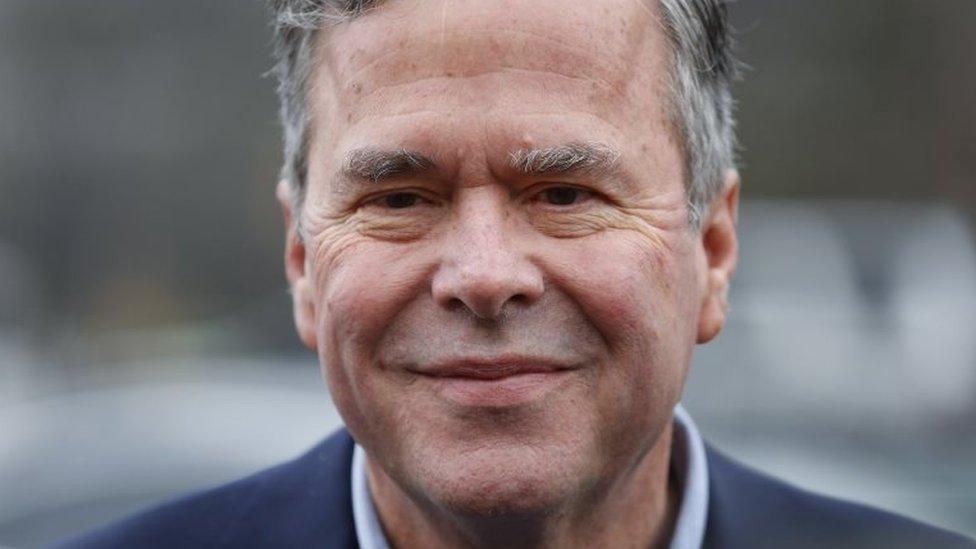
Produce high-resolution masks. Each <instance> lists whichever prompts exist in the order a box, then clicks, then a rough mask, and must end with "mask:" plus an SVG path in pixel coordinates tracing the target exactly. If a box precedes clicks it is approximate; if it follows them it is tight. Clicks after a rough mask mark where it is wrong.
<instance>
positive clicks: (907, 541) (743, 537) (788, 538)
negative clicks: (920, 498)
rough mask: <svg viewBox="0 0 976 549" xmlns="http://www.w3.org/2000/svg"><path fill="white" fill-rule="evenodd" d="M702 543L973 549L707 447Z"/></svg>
mask: <svg viewBox="0 0 976 549" xmlns="http://www.w3.org/2000/svg"><path fill="white" fill-rule="evenodd" d="M706 452H707V460H708V472H709V505H708V519H707V527H706V533H705V543H704V547H707V548H738V547H750V548H752V547H756V548H763V547H798V548H804V547H811V548H812V547H836V548H848V547H888V548H893V549H899V548H909V547H912V548H915V547H945V548H957V547H958V548H976V542H973V541H972V540H968V539H966V538H963V537H962V536H959V535H957V534H953V533H951V532H948V531H945V530H941V529H938V528H935V527H933V526H929V525H926V524H923V523H921V522H918V521H916V520H913V519H910V518H907V517H904V516H901V515H897V514H894V513H890V512H887V511H882V510H880V509H876V508H873V507H869V506H867V505H861V504H858V503H853V502H849V501H844V500H840V499H836V498H832V497H827V496H823V495H819V494H815V493H812V492H809V491H807V490H803V489H801V488H798V487H796V486H793V485H790V484H788V483H786V482H783V481H781V480H778V479H775V478H773V477H770V476H768V475H765V474H763V473H760V472H759V471H756V470H755V469H752V468H750V467H747V466H745V465H742V464H740V463H738V462H736V461H734V460H733V459H731V458H729V457H727V456H725V455H724V454H722V453H721V452H719V451H717V450H715V449H714V448H712V447H711V446H708V447H707V450H706Z"/></svg>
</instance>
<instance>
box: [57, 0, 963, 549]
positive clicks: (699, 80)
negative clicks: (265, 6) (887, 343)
mask: <svg viewBox="0 0 976 549" xmlns="http://www.w3.org/2000/svg"><path fill="white" fill-rule="evenodd" d="M272 7H273V10H274V14H275V20H276V24H277V37H278V42H277V55H278V65H277V75H278V77H279V78H280V88H279V93H280V97H281V100H282V118H283V121H284V126H285V168H284V171H283V178H282V181H281V183H280V184H279V186H278V198H279V200H280V201H281V204H282V207H283V210H284V214H285V221H286V229H287V242H286V252H285V270H286V273H287V278H288V281H289V283H290V286H291V289H292V296H293V300H294V316H295V324H296V326H297V330H298V334H299V336H300V338H301V340H302V341H303V342H304V343H305V345H307V346H308V347H309V348H310V349H313V350H315V351H316V352H317V353H318V356H319V360H320V363H321V365H322V369H323V374H324V376H325V378H326V381H327V383H328V386H329V389H330V391H331V393H332V396H333V399H334V401H335V404H336V406H337V408H338V409H339V411H340V413H341V415H342V417H343V419H344V420H345V424H346V426H347V429H348V431H346V430H343V431H341V432H339V433H337V434H335V435H333V436H332V437H330V438H329V439H328V440H326V441H325V442H323V443H322V444H321V445H319V446H318V447H316V448H314V449H313V450H312V451H310V452H309V453H308V454H306V455H305V456H303V457H300V458H298V459H297V460H295V461H293V462H290V463H287V464H284V465H281V466H279V467H276V468H274V469H270V470H268V471H265V472H262V473H259V474H257V475H255V476H252V477H249V478H247V479H244V480H242V481H239V482H237V483H234V484H231V485H228V486H225V487H222V488H218V489H216V490H211V491H208V492H204V493H201V494H198V495H195V496H191V497H189V498H186V499H183V500H179V501H176V502H173V503H170V504H167V505H164V506H163V507H161V508H158V509H156V510H153V511H150V512H148V513H145V514H142V515H140V516H137V517H135V518H132V519H129V520H128V521H125V522H123V523H121V524H119V525H117V526H114V527H111V528H108V529H106V530H102V531H100V532H96V533H94V534H91V535H89V536H87V537H85V538H81V539H80V540H76V541H74V542H71V543H72V544H75V545H77V546H85V547H87V546H91V547H116V546H118V547H123V546H124V547H197V546H200V547H211V546H217V547H355V546H360V547H364V548H369V547H374V548H376V547H401V548H405V547H423V548H433V547H681V548H687V547H699V546H706V547H798V546H800V547H848V546H869V547H950V546H972V545H970V544H969V542H967V541H966V540H963V539H962V538H959V537H956V536H953V535H951V534H949V533H946V532H941V531H938V530H935V529H932V528H929V527H926V526H923V525H920V524H918V523H914V522H912V521H909V520H908V519H903V518H899V517H895V516H893V515H889V514H886V513H883V512H881V511H876V510H871V509H868V508H865V507H860V506H857V505H853V504H848V503H842V502H838V501H834V500H829V499H826V498H822V497H819V496H815V495H812V494H808V493H805V492H802V491H800V490H798V489H795V488H792V487H789V486H787V485H785V484H782V483H780V482H778V481H775V480H772V479H769V478H767V477H765V476H762V475H760V474H759V473H756V472H753V471H751V470H748V469H746V468H743V467H742V466H740V465H737V464H735V463H733V462H732V461H730V460H729V459H727V458H725V457H724V456H722V455H721V454H719V453H718V452H716V451H715V450H712V449H710V448H707V447H705V446H704V445H703V443H702V441H701V439H700V437H699V435H698V433H697V430H696V429H695V426H694V423H693V422H692V421H691V419H690V418H689V417H688V416H687V415H686V414H685V413H684V412H683V411H682V410H681V409H680V407H677V408H676V406H677V404H678V401H679V398H680V395H681V390H682V385H683V383H684V379H685V377H686V374H687V370H688V364H689V361H690V358H691V353H692V348H693V347H694V345H695V344H696V343H705V342H708V341H709V340H711V339H712V338H714V337H715V336H716V334H717V333H718V332H719V330H720V329H721V327H722V324H723V322H724V320H725V314H726V309H727V292H728V285H729V280H730V277H731V276H732V272H733V270H734V268H735V263H736V249H737V243H736V233H735V220H736V209H737V204H738V196H739V178H738V175H737V173H736V171H735V169H734V163H733V148H734V143H735V139H734V131H733V130H734V128H733V125H734V124H733V119H732V113H731V98H730V93H729V86H730V82H731V80H732V79H733V77H734V73H735V64H734V61H733V60H732V57H731V54H730V51H729V48H730V39H729V34H728V29H727V23H726V14H725V8H724V7H723V6H722V5H721V4H720V3H718V2H717V1H716V0H660V1H659V2H655V1H651V0H648V1H646V2H644V1H639V0H592V1H587V2H566V1H564V0H563V1H560V0H491V1H489V0H388V1H386V2H379V1H378V2H367V1H362V0H360V1H356V0H343V1H339V0H333V1H326V0H318V1H315V0H277V1H275V2H273V3H272Z"/></svg>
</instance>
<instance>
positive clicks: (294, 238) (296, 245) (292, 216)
mask: <svg viewBox="0 0 976 549" xmlns="http://www.w3.org/2000/svg"><path fill="white" fill-rule="evenodd" d="M275 194H276V196H277V198H278V203H279V204H280V205H281V210H282V215H283V216H284V221H285V277H286V278H287V279H288V286H289V289H290V291H291V299H292V308H293V314H294V319H295V329H296V330H297V331H298V338H299V339H300V340H301V341H302V343H303V344H305V346H306V347H308V348H309V349H312V350H313V351H314V350H315V349H316V348H317V341H316V337H315V300H314V299H313V288H312V287H311V284H310V279H309V277H308V276H307V271H306V262H305V241H304V239H303V237H302V234H301V231H300V230H299V227H298V221H297V220H298V219H299V216H300V212H296V211H295V210H294V201H293V198H292V192H291V187H290V185H289V184H288V182H286V181H280V182H279V183H278V188H277V190H276V193H275Z"/></svg>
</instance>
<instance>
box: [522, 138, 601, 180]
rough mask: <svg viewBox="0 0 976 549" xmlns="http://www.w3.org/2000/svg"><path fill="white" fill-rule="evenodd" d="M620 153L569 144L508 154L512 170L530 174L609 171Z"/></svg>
mask: <svg viewBox="0 0 976 549" xmlns="http://www.w3.org/2000/svg"><path fill="white" fill-rule="evenodd" d="M619 158H620V153H619V151H617V150H616V149H614V148H613V147H611V146H610V145H606V144H604V143H595V142H588V143H567V144H565V145H556V146H554V147H545V148H542V149H518V150H516V151H512V152H511V153H509V161H510V165H511V167H512V168H514V169H515V170H517V171H519V172H521V173H524V174H527V175H546V174H557V173H558V174H567V173H573V172H579V173H591V172H604V173H605V172H610V171H613V170H614V169H615V168H616V167H617V160H618V159H619Z"/></svg>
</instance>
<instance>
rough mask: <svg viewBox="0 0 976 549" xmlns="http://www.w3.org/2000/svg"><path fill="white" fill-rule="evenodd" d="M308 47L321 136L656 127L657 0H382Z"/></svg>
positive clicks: (612, 134) (664, 62)
mask: <svg viewBox="0 0 976 549" xmlns="http://www.w3.org/2000/svg"><path fill="white" fill-rule="evenodd" d="M317 49H318V51H317V56H318V57H317V58H318V60H319V65H318V66H317V67H316V73H315V75H314V80H313V81H314V87H313V88H312V90H313V91H312V94H311V108H312V115H313V120H317V121H318V122H321V124H318V123H317V124H316V126H318V127H319V128H321V129H324V134H325V135H326V136H328V138H329V139H330V140H337V139H341V138H343V137H352V136H355V135H358V134H359V133H361V132H362V131H364V130H368V129H369V128H374V129H376V128H380V127H382V131H383V132H384V133H386V134H387V135H388V136H391V138H393V137H392V136H394V135H396V134H397V132H399V131H407V132H411V131H414V129H415V128H416V127H417V126H418V125H419V126H424V125H427V126H430V125H431V124H435V125H438V126H444V127H442V128H441V130H443V131H444V132H447V133H448V134H450V133H452V131H454V130H457V131H461V132H462V133H463V132H464V131H466V130H470V126H471V124H479V125H480V126H481V127H483V128H484V131H485V132H487V133H497V134H510V135H521V136H524V135H526V134H527V132H528V134H531V136H530V140H532V139H536V140H541V141H546V140H549V135H548V134H551V139H553V140H555V139H559V137H558V136H559V134H562V133H567V132H569V133H572V131H573V130H574V128H576V130H577V131H578V128H580V127H586V128H588V131H594V132H597V133H600V132H602V133H604V135H601V136H595V137H599V138H601V139H604V140H620V139H624V138H627V136H623V135H621V134H622V133H623V134H625V133H628V132H631V133H635V134H642V135H647V134H648V133H654V132H657V133H661V132H662V131H663V132H664V133H667V128H666V127H665V126H667V116H666V114H665V112H664V111H665V107H664V101H662V98H663V94H662V93H660V91H661V90H662V89H663V83H664V82H665V80H666V76H667V74H668V65H669V56H668V53H667V51H668V50H667V44H666V38H665V36H664V33H663V32H662V30H661V27H660V25H659V18H658V15H657V13H656V2H650V3H649V4H645V3H644V1H643V0H588V1H586V2H566V1H565V0H388V1H387V2H383V3H381V4H380V5H379V7H378V8H376V9H375V10H373V11H370V12H368V13H367V14H366V15H364V16H361V17H359V18H357V19H355V20H354V21H352V22H349V23H344V24H341V25H338V26H337V27H335V28H333V29H330V30H329V31H328V32H323V33H320V41H319V43H318V44H317ZM323 125H324V126H325V127H324V128H323V127H322V126H323ZM451 128H453V130H452V129H451ZM468 133H470V132H468ZM417 137H418V136H413V137H410V136H396V138H395V139H400V141H401V142H402V140H403V139H411V138H417ZM524 144H525V143H520V145H524ZM530 144H539V143H530ZM543 144H544V143H543ZM334 145H337V143H334Z"/></svg>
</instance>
